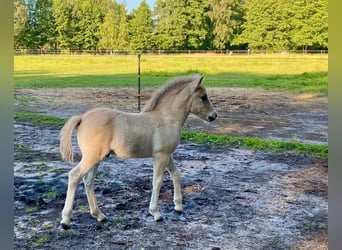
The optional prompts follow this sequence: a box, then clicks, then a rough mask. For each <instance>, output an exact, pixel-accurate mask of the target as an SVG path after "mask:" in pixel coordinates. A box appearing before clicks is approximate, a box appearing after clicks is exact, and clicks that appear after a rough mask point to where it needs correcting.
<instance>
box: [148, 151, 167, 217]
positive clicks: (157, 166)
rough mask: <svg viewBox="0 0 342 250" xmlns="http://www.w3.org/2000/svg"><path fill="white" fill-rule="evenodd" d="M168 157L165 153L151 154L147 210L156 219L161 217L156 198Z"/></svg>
mask: <svg viewBox="0 0 342 250" xmlns="http://www.w3.org/2000/svg"><path fill="white" fill-rule="evenodd" d="M169 159H170V155H169V154H166V153H157V154H154V155H153V189H152V197H151V202H150V207H149V210H150V214H151V215H153V217H154V220H156V221H159V220H161V219H162V216H161V214H160V212H159V209H158V198H159V192H160V188H161V186H162V184H163V177H164V171H165V167H166V166H167V164H168V162H169Z"/></svg>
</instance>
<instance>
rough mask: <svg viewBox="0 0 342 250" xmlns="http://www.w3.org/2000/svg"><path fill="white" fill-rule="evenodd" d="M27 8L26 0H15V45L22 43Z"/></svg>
mask: <svg viewBox="0 0 342 250" xmlns="http://www.w3.org/2000/svg"><path fill="white" fill-rule="evenodd" d="M27 19H28V16H27V8H26V6H25V4H24V0H15V1H14V47H19V46H20V45H21V36H22V31H23V30H24V29H25V26H26V22H27Z"/></svg>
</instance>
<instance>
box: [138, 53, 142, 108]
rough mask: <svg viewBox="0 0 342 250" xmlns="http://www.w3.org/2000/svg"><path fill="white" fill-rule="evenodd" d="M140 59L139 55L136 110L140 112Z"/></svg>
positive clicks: (139, 55)
mask: <svg viewBox="0 0 342 250" xmlns="http://www.w3.org/2000/svg"><path fill="white" fill-rule="evenodd" d="M140 58H141V54H138V110H139V111H140Z"/></svg>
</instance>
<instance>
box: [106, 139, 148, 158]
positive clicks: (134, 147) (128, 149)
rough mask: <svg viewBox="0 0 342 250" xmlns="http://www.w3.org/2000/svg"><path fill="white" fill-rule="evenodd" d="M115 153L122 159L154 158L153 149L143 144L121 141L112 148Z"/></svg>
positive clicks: (142, 142)
mask: <svg viewBox="0 0 342 250" xmlns="http://www.w3.org/2000/svg"><path fill="white" fill-rule="evenodd" d="M112 150H113V151H114V153H115V154H116V155H117V156H118V157H121V158H146V157H151V156H152V147H151V146H149V145H147V144H146V143H144V141H141V142H129V141H127V140H123V141H121V143H118V144H116V145H114V147H113V148H112Z"/></svg>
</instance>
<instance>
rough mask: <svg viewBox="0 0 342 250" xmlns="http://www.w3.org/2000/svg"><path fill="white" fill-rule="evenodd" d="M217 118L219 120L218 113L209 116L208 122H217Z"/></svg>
mask: <svg viewBox="0 0 342 250" xmlns="http://www.w3.org/2000/svg"><path fill="white" fill-rule="evenodd" d="M216 118H217V113H216V112H213V113H212V114H211V115H209V116H208V120H209V121H210V122H212V121H215V120H216Z"/></svg>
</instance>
